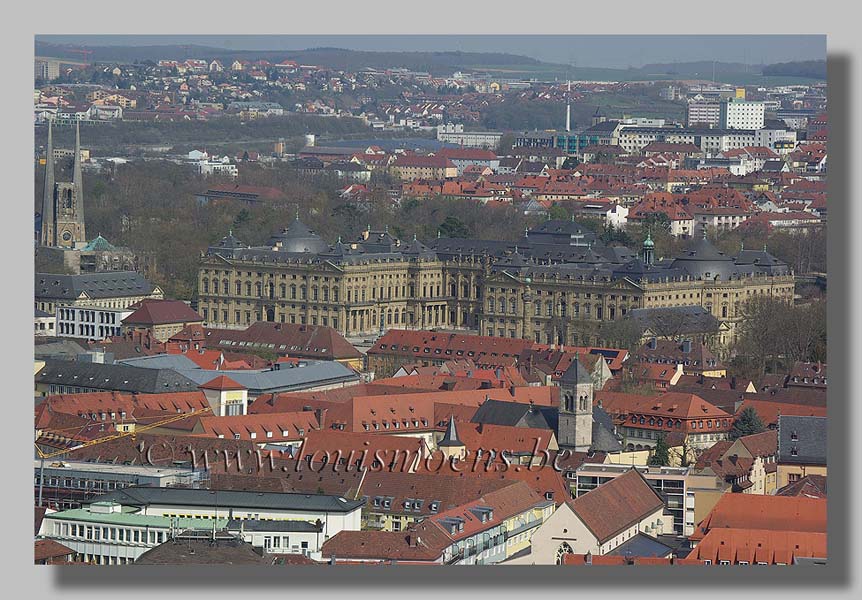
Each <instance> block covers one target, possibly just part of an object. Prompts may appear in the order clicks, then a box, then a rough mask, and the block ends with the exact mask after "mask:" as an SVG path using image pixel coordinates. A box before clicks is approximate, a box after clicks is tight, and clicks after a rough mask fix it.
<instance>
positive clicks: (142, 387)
mask: <svg viewBox="0 0 862 600" xmlns="http://www.w3.org/2000/svg"><path fill="white" fill-rule="evenodd" d="M209 379H213V377H210V378H209ZM209 379H208V380H207V381H209ZM35 380H36V383H42V384H56V385H70V386H77V387H82V388H92V389H97V390H105V391H112V390H116V391H118V392H140V393H145V394H161V393H165V392H192V391H196V390H197V389H198V383H197V382H195V381H193V380H191V379H189V378H187V377H184V376H183V375H181V374H180V373H177V372H176V371H172V370H170V369H143V368H141V367H132V366H128V365H106V364H102V363H90V362H81V361H75V360H54V359H47V360H46V361H45V366H44V367H42V369H41V370H40V371H39V372H38V373H36V377H35Z"/></svg>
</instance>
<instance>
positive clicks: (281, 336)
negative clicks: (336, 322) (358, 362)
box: [171, 321, 362, 360]
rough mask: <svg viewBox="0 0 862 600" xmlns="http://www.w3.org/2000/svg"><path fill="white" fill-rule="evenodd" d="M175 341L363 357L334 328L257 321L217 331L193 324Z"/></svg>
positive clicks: (335, 357) (303, 354) (330, 357)
mask: <svg viewBox="0 0 862 600" xmlns="http://www.w3.org/2000/svg"><path fill="white" fill-rule="evenodd" d="M171 340H172V341H184V340H188V341H195V340H199V341H203V343H204V344H205V345H206V346H207V347H208V348H221V349H222V350H232V351H240V352H242V351H245V350H248V351H252V350H255V349H261V350H269V351H271V352H275V353H277V354H287V355H289V356H295V357H299V358H319V359H326V360H344V359H353V358H359V357H361V356H362V354H361V353H360V352H359V351H358V350H357V349H356V348H354V347H353V346H352V345H351V344H350V342H348V341H347V340H346V339H344V337H343V336H342V335H341V334H340V333H338V331H336V330H335V329H333V328H332V327H325V326H317V325H303V324H299V323H270V322H267V321H257V322H256V323H253V324H251V325H249V326H248V327H247V328H246V329H214V328H210V327H206V328H205V327H200V326H197V325H191V326H189V327H186V328H185V329H183V330H182V331H180V332H179V333H177V334H176V335H174V336H172V337H171Z"/></svg>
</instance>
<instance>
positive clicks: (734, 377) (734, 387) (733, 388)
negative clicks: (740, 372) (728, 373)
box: [730, 375, 736, 390]
mask: <svg viewBox="0 0 862 600" xmlns="http://www.w3.org/2000/svg"><path fill="white" fill-rule="evenodd" d="M730 389H732V390H735V389H736V375H733V376H732V377H731V378H730Z"/></svg>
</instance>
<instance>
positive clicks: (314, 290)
mask: <svg viewBox="0 0 862 600" xmlns="http://www.w3.org/2000/svg"><path fill="white" fill-rule="evenodd" d="M311 299H312V300H315V301H316V300H317V286H316V285H313V286H311Z"/></svg>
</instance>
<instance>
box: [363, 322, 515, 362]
mask: <svg viewBox="0 0 862 600" xmlns="http://www.w3.org/2000/svg"><path fill="white" fill-rule="evenodd" d="M531 345H532V342H530V341H528V340H524V339H518V338H503V337H492V336H481V335H465V334H459V333H438V332H433V331H407V330H404V329H390V330H389V331H387V332H386V334H385V335H384V336H383V337H381V338H380V339H379V340H377V342H376V343H375V344H374V346H372V347H371V348H370V349H369V350H368V354H370V355H372V356H373V355H375V354H396V355H407V356H412V357H415V358H424V359H426V360H427V359H441V360H447V359H452V358H471V359H473V361H474V362H475V363H476V364H477V365H479V366H483V365H513V364H514V362H515V361H516V360H517V357H518V355H520V353H521V352H522V351H523V350H524V348H527V347H529V346H531Z"/></svg>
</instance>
